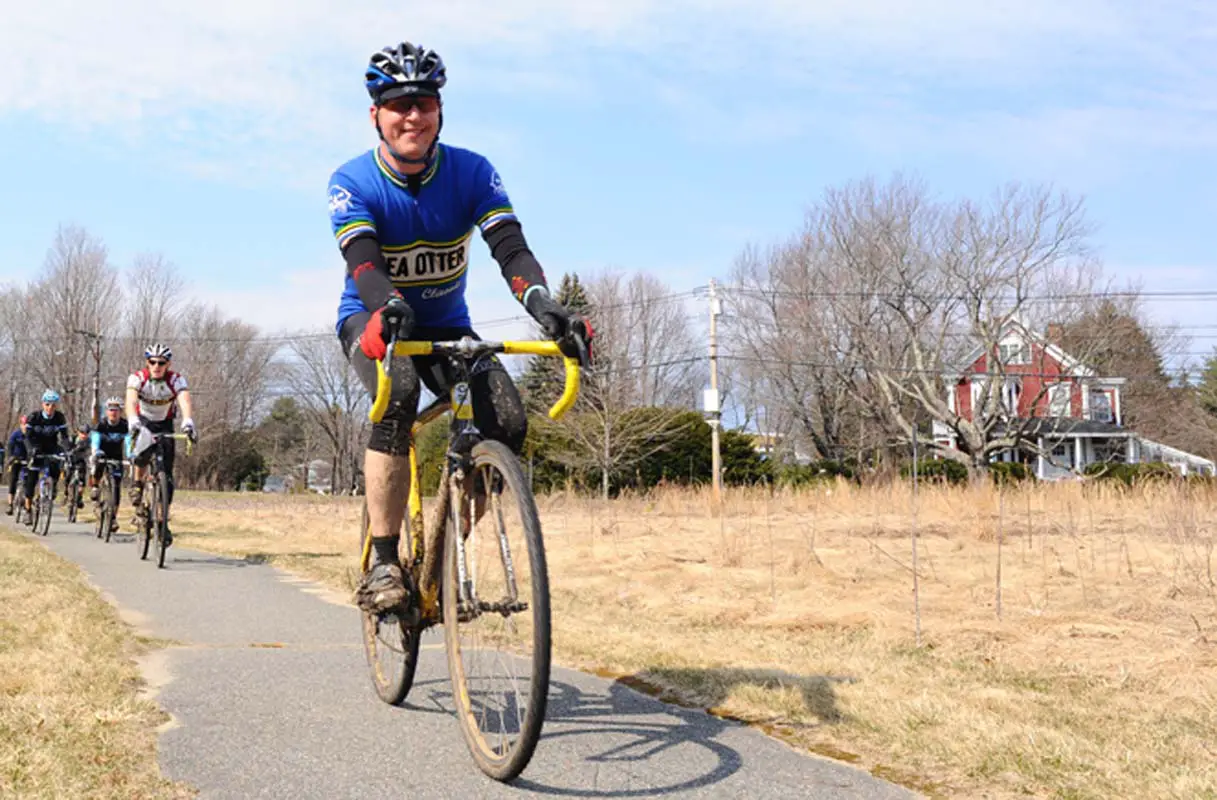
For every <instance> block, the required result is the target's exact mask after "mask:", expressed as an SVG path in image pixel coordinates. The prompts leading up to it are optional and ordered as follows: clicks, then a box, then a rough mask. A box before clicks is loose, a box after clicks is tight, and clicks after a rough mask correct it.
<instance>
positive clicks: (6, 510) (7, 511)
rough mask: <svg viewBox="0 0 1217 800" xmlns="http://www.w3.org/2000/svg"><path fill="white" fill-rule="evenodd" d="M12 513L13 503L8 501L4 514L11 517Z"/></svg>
mask: <svg viewBox="0 0 1217 800" xmlns="http://www.w3.org/2000/svg"><path fill="white" fill-rule="evenodd" d="M12 515H13V504H12V503H9V504H8V508H6V509H4V516H6V517H11V516H12Z"/></svg>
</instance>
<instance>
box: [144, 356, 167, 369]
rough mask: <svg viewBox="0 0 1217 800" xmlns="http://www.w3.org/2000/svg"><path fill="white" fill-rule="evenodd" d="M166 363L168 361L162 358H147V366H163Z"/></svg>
mask: <svg viewBox="0 0 1217 800" xmlns="http://www.w3.org/2000/svg"><path fill="white" fill-rule="evenodd" d="M168 363H169V362H168V361H165V360H164V359H161V358H150V359H148V366H151V367H163V366H165V365H166V364H168Z"/></svg>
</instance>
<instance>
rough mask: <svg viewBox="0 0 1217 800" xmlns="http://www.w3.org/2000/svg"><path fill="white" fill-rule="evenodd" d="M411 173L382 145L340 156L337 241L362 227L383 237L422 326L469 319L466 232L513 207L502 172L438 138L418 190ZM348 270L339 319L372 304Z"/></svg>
mask: <svg viewBox="0 0 1217 800" xmlns="http://www.w3.org/2000/svg"><path fill="white" fill-rule="evenodd" d="M406 186H407V182H406V177H405V176H404V175H402V174H401V173H399V172H397V171H396V170H394V169H393V168H392V167H391V166H389V165H388V164H386V163H385V162H384V160H383V159H382V158H381V155H380V149H379V148H376V149H374V150H371V151H369V152H367V153H364V154H363V155H361V156H359V157H358V158H355V159H352V160H351V161H348V162H347V163H346V164H343V165H342V166H341V167H339V168H338V169H337V170H336V171H335V172H334V175H333V177H331V178H330V222H331V224H332V225H333V228H334V235H335V236H336V237H337V239H338V246H339V248H345V247H346V245H347V244H348V243H350V242H351V241H353V240H354V239H355V238H357V237H358V236H360V235H361V234H369V233H370V234H373V235H374V236H375V237H376V240H377V241H378V242H379V244H380V249H381V252H382V253H383V254H384V258H385V263H386V264H387V265H388V267H389V278H390V280H392V282H393V285H394V286H395V287H397V289H398V291H400V292H401V295H402V297H404V298H405V300H406V302H407V303H409V304H410V308H411V309H413V311H414V320H415V324H417V325H418V326H420V327H468V326H469V325H470V320H469V308H468V306H467V305H466V303H465V280H466V268H467V267H468V264H469V239H470V237H471V236H472V234H473V228H474V227H475V226H476V227H477V228H478V229H479V230H480V231H481V232H482V233H483V234H484V233H485V232H486V231H488V230H489V229H490V228H492V227H494V226H495V225H497V224H499V223H500V222H503V221H505V220H514V219H515V218H516V216H515V212H514V211H513V210H512V207H511V201H510V200H509V199H508V197H507V192H506V190H504V188H503V182H502V181H501V180H500V179H499V174H498V173H497V172H496V171H495V169H494V167H492V166H491V165H490V162H489V161H487V160H486V159H485V158H484V157H482V156H480V155H478V154H477V153H474V152H472V151H470V150H463V149H461V148H459V147H450V146H448V145H445V144H440V145H439V147H438V148H437V152H436V159H435V162H434V163H433V164H432V165H431V167H430V168H429V169H428V170H427V172H426V173H425V174H424V175H423V176H422V178H421V184H420V188H419V190H418V194H417V195H412V194H411V193H410V192H409V191H408V190H407V188H406ZM367 310H368V309H367V308H365V307H364V304H363V301H362V300H360V299H359V292H358V290H357V289H356V288H355V281H354V279H352V278H351V277H350V275H348V276H347V279H346V287H345V289H344V290H343V292H342V299H341V300H340V301H339V303H338V326H337V329H338V331H339V332H341V331H342V323H343V322H345V321H346V319H347V318H348V317H350V316H351V315H352V314H357V313H359V312H360V311H367Z"/></svg>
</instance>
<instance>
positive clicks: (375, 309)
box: [329, 42, 592, 610]
mask: <svg viewBox="0 0 1217 800" xmlns="http://www.w3.org/2000/svg"><path fill="white" fill-rule="evenodd" d="M364 82H365V87H366V88H367V91H368V94H369V95H370V96H371V99H372V106H371V108H370V110H369V118H370V121H371V123H372V126H373V128H375V130H376V132H377V134H378V136H379V137H380V141H379V143H378V144H377V145H376V147H375V148H374V149H372V150H370V151H369V152H366V153H364V154H363V155H361V156H358V157H356V158H354V159H352V160H351V161H348V162H347V163H346V164H344V165H342V166H341V167H339V168H338V169H337V170H336V171H335V172H334V174H333V177H331V178H330V184H329V206H330V221H331V224H332V226H333V230H334V234H335V236H336V237H337V239H338V246H339V248H340V249H341V250H342V253H343V256H344V257H345V260H346V265H347V278H346V285H345V289H344V291H343V293H342V298H341V300H340V301H339V305H338V325H337V331H338V337H339V339H340V341H341V342H342V346H343V350H344V351H345V352H346V355H347V358H348V359H349V360H350V362H351V365H352V366H353V367H354V369H355V372H356V373H357V374H358V375H359V378H360V380H361V382H362V383H363V385H364V386H365V388H367V390H368V392H369V393H372V394H374V393H375V391H376V360H377V359H383V358H384V355H385V348H386V344H387V342H388V340H389V339H390V337H391V335H392V332H393V331H394V330H396V331H397V333H398V335H399V337H400V338H406V337H409V338H414V339H424V340H451V339H459V338H461V337H462V336H471V337H476V334H475V333H474V331H473V328H472V327H471V323H470V319H469V309H468V306H467V305H466V303H465V287H466V282H467V280H468V266H469V243H470V239H471V238H472V235H473V229H474V228H477V229H478V232H479V233H480V234H481V236H482V239H483V240H485V242H486V244H487V245H488V246H489V248H490V253H491V256H492V257H493V258H494V260H495V261H496V262H498V264H499V267H500V269H501V271H502V274H503V278H504V279H505V280H506V281H507V283H508V285H509V286H510V287H511V291H512V293H513V294H514V295H515V297H516V299H517V300H519V301H520V303H522V304H523V305H524V307H525V308H526V309H527V310H528V312H529V314H531V315H532V317H533V318H534V319H536V320H537V322H538V323H539V324H540V325H541V327H542V328H543V329H544V331H545V332H546V334H547V335H548V336H550V337H552V338H554V339H557V340H559V341H565V342H567V343H568V344H569V342H570V340H571V338H572V337H579V338H581V339H582V340H583V341H584V342H585V343H589V342H590V340H591V336H592V331H591V326H590V325H588V323H587V321H586V320H584V319H583V318H582V317H579V316H577V315H575V314H572V313H571V312H570V311H569V310H567V309H566V308H564V307H563V306H562V305H560V304H559V303H558V302H556V301H555V300H554V299H553V298H552V297H551V296H550V293H549V288H548V285H547V284H546V281H545V274H544V272H543V271H542V270H541V265H540V264H539V263H538V262H537V259H536V257H535V256H534V255H533V253H532V251H531V250H530V249H529V247H528V243H527V241H526V240H525V239H524V233H523V230H522V229H521V227H520V222H519V220H518V219H517V218H516V214H515V211H514V209H513V208H512V206H511V201H510V199H508V196H507V191H506V190H505V189H504V188H503V182H502V180H501V179H500V178H499V174H498V172H496V171H495V169H494V167H493V166H491V164H490V162H489V161H487V160H486V159H485V158H484V157H482V156H481V155H479V154H477V153H474V152H472V151H470V150H464V149H462V148H459V147H453V146H451V145H446V144H440V142H439V138H438V137H439V132H440V128H441V127H442V126H443V103H442V100H441V98H440V90H441V89H442V88H443V87H444V85H445V83H447V72H446V70H445V67H444V62H443V60H442V59H441V58H440V57H439V55H438V54H437V53H435V52H434V51H433V50H428V49H424V48H423V47H422V46H419V45H414V44H411V43H410V42H402V43H401V44H399V45H396V46H391V47H386V48H384V49H383V50H380V51H378V52H376V53H373V54H372V57H371V59H370V61H369V63H368V67H367V70H366V72H365V75H364ZM392 370H393V375H392V378H393V394H392V396H391V398H390V401H389V410H388V412H387V413H386V414H385V417H384V420H383V421H382V422H380V423H378V424H376V425H374V426H373V428H372V433H371V437H370V439H369V441H368V448H367V452H366V454H365V457H364V476H365V479H366V484H367V500H368V515H369V521H370V525H371V533H372V543H373V554H374V562H373V568H372V569H371V570H370V571H369V574H368V577H367V579H366V581H365V583H364V584H363V585H362V586H360V588H359V590H358V591H357V592H356V599H357V601H358V602H359V604H360V605H361V606H362V607H364V608H366V609H371V610H382V609H386V608H391V607H394V606H396V605H398V604H400V603H401V602H402V601H403V600H405V598H406V589H405V586H404V579H403V576H402V572H401V568H400V565H399V561H398V544H399V542H398V532H399V531H400V530H401V525H402V517H403V514H404V508H405V499H406V495H407V492H408V490H409V482H410V473H409V458H408V453H409V447H410V426H411V425H412V424H413V422H414V418H415V416H416V414H417V412H418V400H419V394H420V389H419V381H420V379H421V381H422V383H423V384H425V385H426V386H427V388H428V390H430V391H431V392H433V393H435V394H437V395H441V396H442V395H443V394H444V393H446V392H447V390H448V388H449V385H450V383H451V380H452V376H450V375H447V374H445V373H446V367H445V362H444V361H443V360H442V359H437V358H432V357H416V358H414V359H404V358H402V359H394V360H393V362H392ZM470 389H471V392H472V395H473V402H472V405H473V416H474V422H475V424H476V425H477V427H478V429H479V430H481V432H482V433H483V435H485V436H486V437H488V438H491V439H497V440H499V441H501V442H503V443H504V444H506V445H508V446H509V447H511V448H512V449H513V450H515V451H516V452H519V450H520V448H521V447H522V446H523V444H524V437H525V435H526V434H527V430H528V417H527V415H526V414H525V411H524V404H523V402H522V401H521V399H520V395H519V392H518V391H517V390H516V387H515V385H514V384H513V383H512V380H511V378H510V376H508V374H507V371H506V370H505V369H504V368H503V366H502V364H501V363H499V361H498V359H495V358H487V359H484V360H482V361H480V362H479V363H478V364H477V365H475V367H474V369H473V371H472V375H471V376H470Z"/></svg>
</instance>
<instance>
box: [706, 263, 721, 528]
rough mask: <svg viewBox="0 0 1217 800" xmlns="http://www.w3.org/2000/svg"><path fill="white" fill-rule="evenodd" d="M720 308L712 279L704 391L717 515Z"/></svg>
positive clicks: (719, 477)
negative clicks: (708, 362)
mask: <svg viewBox="0 0 1217 800" xmlns="http://www.w3.org/2000/svg"><path fill="white" fill-rule="evenodd" d="M721 313H722V306H721V305H720V304H719V301H718V293H717V291H716V287H715V284H714V279H713V278H711V279H710V388H709V389H708V390H707V391H706V397H705V406H706V416H707V417H709V422H710V448H711V449H710V470H711V473H712V474H713V484H712V485H713V487H714V510H715V512H716V513H717V512H718V510H719V509H720V507H721V506H722V500H723V462H722V453H721V451H720V450H719V442H718V429H719V425H720V423H721V421H722V416H723V415H722V410H721V408H720V405H719V404H720V399H719V394H718V315H719V314H721Z"/></svg>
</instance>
